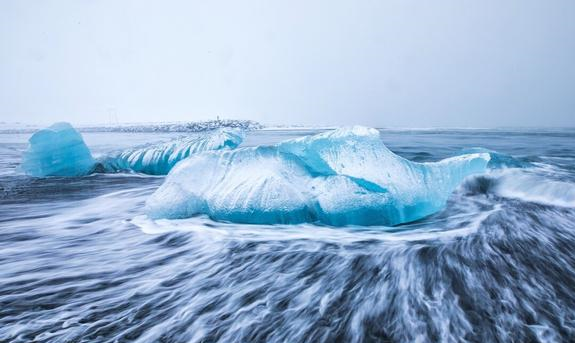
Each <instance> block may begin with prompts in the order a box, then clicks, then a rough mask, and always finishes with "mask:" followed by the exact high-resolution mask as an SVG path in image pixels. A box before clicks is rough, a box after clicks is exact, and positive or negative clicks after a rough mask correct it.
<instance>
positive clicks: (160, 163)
mask: <svg viewBox="0 0 575 343" xmlns="http://www.w3.org/2000/svg"><path fill="white" fill-rule="evenodd" d="M242 140H243V136H242V134H241V131H239V130H234V129H218V130H214V131H212V132H209V133H207V134H201V135H196V136H192V137H185V138H180V139H176V140H172V141H169V142H165V143H160V144H156V145H151V146H145V147H140V148H135V149H132V150H126V151H122V152H120V153H118V154H116V155H113V156H110V157H107V158H105V159H103V161H102V165H103V167H104V170H106V171H115V170H133V171H136V172H139V173H144V174H151V175H165V174H167V173H168V172H169V171H170V170H171V169H172V168H173V167H174V165H176V163H178V162H179V161H181V160H183V159H185V158H187V157H189V156H190V155H192V154H196V153H199V152H203V151H209V150H220V149H233V148H235V147H237V146H238V145H240V143H241V142H242Z"/></svg>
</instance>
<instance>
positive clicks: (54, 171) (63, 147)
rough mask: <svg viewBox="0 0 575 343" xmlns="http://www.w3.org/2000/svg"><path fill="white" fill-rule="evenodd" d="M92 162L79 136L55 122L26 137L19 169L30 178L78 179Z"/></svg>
mask: <svg viewBox="0 0 575 343" xmlns="http://www.w3.org/2000/svg"><path fill="white" fill-rule="evenodd" d="M95 163H96V162H95V160H94V158H93V157H92V154H91V153H90V150H89V149H88V147H87V146H86V144H85V143H84V140H83V139H82V135H80V133H79V132H78V131H76V130H75V129H74V128H73V127H72V125H70V124H68V123H64V122H62V123H55V124H53V125H52V126H50V127H48V128H46V129H42V130H39V131H37V132H36V133H34V134H33V135H32V137H30V139H29V145H28V150H27V151H26V152H25V153H24V156H23V161H22V166H21V168H22V170H23V171H24V172H25V173H26V174H28V175H31V176H38V177H41V176H81V175H87V174H89V173H91V172H92V170H93V169H94V166H95Z"/></svg>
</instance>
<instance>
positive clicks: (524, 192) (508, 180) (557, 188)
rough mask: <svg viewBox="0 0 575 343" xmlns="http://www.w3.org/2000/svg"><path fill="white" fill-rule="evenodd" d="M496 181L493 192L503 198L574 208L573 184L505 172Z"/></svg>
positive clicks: (515, 172)
mask: <svg viewBox="0 0 575 343" xmlns="http://www.w3.org/2000/svg"><path fill="white" fill-rule="evenodd" d="M501 174H502V175H501V176H500V177H499V178H498V179H497V183H496V184H495V186H494V188H493V192H494V193H495V194H497V195H499V196H502V197H505V198H512V199H519V200H523V201H528V202H535V203H539V204H544V205H552V206H561V207H575V184H573V183H570V182H564V181H550V180H549V179H548V178H547V179H546V178H543V177H541V176H538V175H535V174H528V173H525V172H521V171H506V172H503V173H501Z"/></svg>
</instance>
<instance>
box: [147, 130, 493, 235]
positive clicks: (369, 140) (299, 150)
mask: <svg viewBox="0 0 575 343" xmlns="http://www.w3.org/2000/svg"><path fill="white" fill-rule="evenodd" d="M489 161H490V154H489V153H483V152H478V153H471V154H466V155H460V156H456V157H452V158H448V159H445V160H442V161H439V162H435V163H415V162H411V161H409V160H406V159H404V158H402V157H400V156H397V155H395V154H394V153H392V152H391V151H390V150H389V149H387V147H386V146H385V145H384V144H383V142H382V141H381V139H380V136H379V132H378V131H377V130H375V129H371V128H366V127H360V126H356V127H353V128H343V129H338V130H334V131H330V132H326V133H322V134H319V135H315V136H309V137H304V138H299V139H294V140H289V141H285V142H283V143H280V144H278V145H275V146H270V147H255V148H240V149H236V150H232V151H215V152H209V153H204V154H200V155H195V156H192V157H190V158H188V159H187V160H185V161H183V162H181V163H180V164H178V165H177V166H176V167H175V168H174V169H172V171H171V172H170V173H169V174H168V176H167V178H166V181H165V182H164V184H163V185H162V186H161V187H160V188H159V189H158V190H157V191H156V192H155V193H154V194H153V195H152V196H151V197H150V198H149V199H148V201H147V203H146V210H147V212H148V215H149V216H150V217H151V218H155V219H157V218H186V217H191V216H195V215H199V214H207V215H208V216H210V217H211V218H212V219H215V220H221V221H231V222H240V223H263V224H295V223H302V222H318V223H324V224H328V225H335V226H343V225H396V224H400V223H405V222H410V221H414V220H417V219H420V218H422V217H425V216H427V215H430V214H432V213H434V212H437V211H438V210H440V209H441V208H443V206H444V205H445V203H446V201H447V198H448V197H449V195H450V194H451V193H452V192H453V190H454V189H455V188H456V187H457V186H458V185H459V184H460V183H461V182H462V180H463V179H464V178H465V177H467V176H468V175H471V174H476V173H482V172H484V171H486V169H487V165H488V163H489Z"/></svg>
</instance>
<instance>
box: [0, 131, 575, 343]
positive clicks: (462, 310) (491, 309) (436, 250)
mask: <svg viewBox="0 0 575 343" xmlns="http://www.w3.org/2000/svg"><path fill="white" fill-rule="evenodd" d="M312 133H315V131H313V130H300V131H295V130H284V131H254V132H250V133H249V134H248V135H247V137H246V141H245V142H244V143H243V144H242V145H243V146H244V145H247V146H255V145H262V144H272V143H277V142H278V141H282V140H284V139H287V138H293V137H297V136H301V135H307V134H312ZM173 137H175V135H174V134H154V133H133V134H127V133H88V134H84V138H85V140H86V143H87V144H88V146H89V147H90V149H91V150H92V151H93V152H94V153H95V154H105V153H107V152H110V151H117V150H118V149H122V148H127V147H131V146H135V145H138V144H141V143H143V142H153V141H163V140H167V139H169V138H173ZM27 138H28V135H21V134H0V192H1V193H0V342H132V341H135V342H570V341H574V340H575V252H574V251H575V249H574V248H573V245H574V243H575V145H574V143H573V142H575V139H574V138H575V130H382V139H383V140H384V142H385V144H386V145H387V146H388V147H389V148H390V149H391V150H393V151H394V152H396V153H398V154H399V155H401V156H404V157H406V158H409V159H412V160H416V161H434V160H438V159H441V158H445V157H448V156H450V155H453V154H454V153H456V152H458V151H459V150H461V149H464V148H470V147H476V146H480V147H484V148H488V149H492V150H495V151H498V152H501V153H506V154H510V155H513V156H514V157H516V158H519V159H521V160H524V161H527V162H530V163H531V164H532V166H531V167H529V168H524V169H505V170H500V171H494V172H491V173H489V174H486V175H478V176H473V177H470V178H468V179H466V180H465V181H464V183H463V184H462V185H461V186H460V187H459V188H458V189H457V190H456V191H455V192H454V193H453V195H452V196H451V197H450V199H449V201H448V204H447V207H446V208H445V209H444V210H443V211H441V212H440V213H437V214H435V215H433V216H430V217H427V218H425V219H423V220H420V221H418V222H415V223H410V224H406V225H402V226H398V227H393V228H389V227H345V228H334V227H328V226H314V225H310V224H308V225H291V226H288V225H285V226H266V225H238V224H232V223H217V222H213V221H211V220H209V219H207V218H204V217H197V218H191V219H185V220H157V221H151V220H149V219H148V218H146V217H145V216H144V215H143V214H144V212H143V207H144V202H145V200H146V199H147V198H148V197H149V195H150V194H152V193H153V192H154V191H155V190H156V189H157V188H158V187H159V186H160V185H161V183H162V182H163V180H164V177H158V176H145V175H141V174H135V173H118V174H95V175H91V176H85V177H76V178H58V177H50V178H30V177H26V176H23V175H22V174H21V173H20V172H19V171H18V164H19V162H20V158H21V156H22V153H23V151H24V150H25V148H26V139H27Z"/></svg>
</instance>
